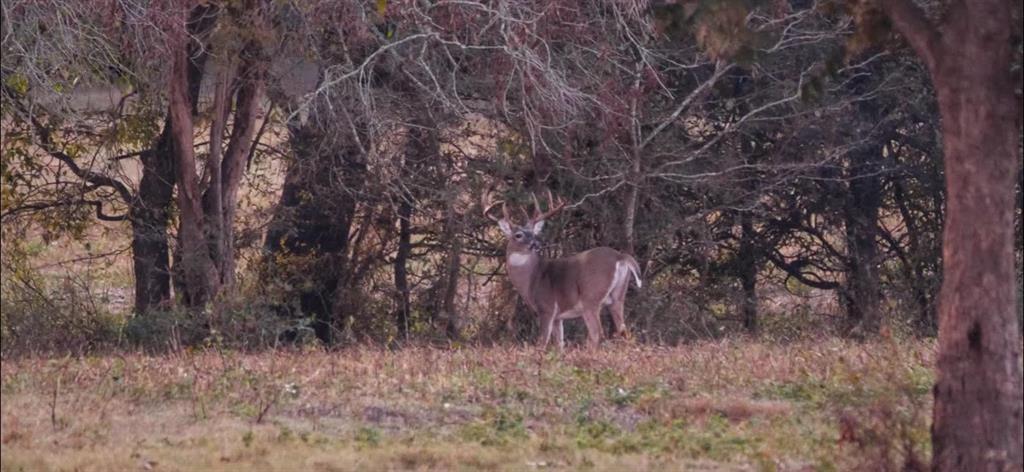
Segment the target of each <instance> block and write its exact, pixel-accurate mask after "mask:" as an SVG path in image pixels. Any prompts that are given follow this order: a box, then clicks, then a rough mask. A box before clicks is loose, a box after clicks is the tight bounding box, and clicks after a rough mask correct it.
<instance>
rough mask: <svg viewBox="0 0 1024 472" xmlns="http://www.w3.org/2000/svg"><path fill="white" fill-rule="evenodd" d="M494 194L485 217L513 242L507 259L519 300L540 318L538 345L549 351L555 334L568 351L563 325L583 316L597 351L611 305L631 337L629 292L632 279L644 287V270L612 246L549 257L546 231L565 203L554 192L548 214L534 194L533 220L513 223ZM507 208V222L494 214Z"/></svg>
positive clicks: (618, 330)
mask: <svg viewBox="0 0 1024 472" xmlns="http://www.w3.org/2000/svg"><path fill="white" fill-rule="evenodd" d="M489 200H490V194H489V193H485V194H484V199H483V205H482V206H483V212H484V215H485V216H487V217H488V218H489V219H491V220H493V221H494V222H496V223H498V227H499V228H501V231H502V232H503V233H505V237H506V238H507V239H508V241H507V244H506V246H505V258H506V265H507V268H508V277H509V279H511V281H512V285H514V286H515V288H516V291H517V292H518V293H519V296H521V297H523V300H524V301H525V302H526V304H527V305H528V306H529V307H530V309H532V310H533V312H534V313H536V315H537V317H538V318H539V320H540V337H539V339H538V341H537V343H538V344H539V345H540V346H541V347H542V348H543V349H546V348H547V346H548V342H550V340H551V335H552V332H553V333H554V335H555V338H556V339H557V340H558V348H559V349H563V348H564V347H565V338H564V333H565V330H564V327H563V322H564V321H565V320H568V319H573V318H583V322H584V323H585V324H586V326H587V343H588V345H589V346H591V347H596V346H597V345H598V344H599V343H600V341H601V309H602V308H603V307H605V306H608V307H609V309H610V310H611V314H612V319H613V320H614V322H615V334H616V335H621V336H623V337H625V336H626V335H627V332H626V323H625V319H624V315H623V310H624V307H625V303H626V289H627V288H628V286H629V278H630V277H629V276H630V275H632V276H633V277H632V278H633V280H635V281H636V286H637V287H640V286H641V282H640V266H638V265H637V263H636V260H635V259H633V257H632V256H630V255H629V254H624V253H622V252H619V251H616V250H615V249H612V248H610V247H596V248H593V249H588V250H586V251H583V252H580V253H577V254H574V255H572V256H568V257H562V258H558V259H551V260H548V259H545V258H544V256H543V255H541V253H540V248H541V242H540V239H539V236H540V232H541V230H543V229H544V221H545V220H547V219H548V218H550V217H551V216H553V215H554V214H556V213H558V212H559V211H560V210H561V209H562V208H563V207H564V206H565V202H564V201H562V200H561V199H559V201H557V202H556V201H555V200H554V199H553V198H552V196H551V191H548V211H546V212H545V211H542V210H541V206H540V203H539V202H538V201H537V197H536V195H533V205H534V213H533V217H532V218H529V219H528V220H527V221H526V224H525V225H523V226H518V225H516V224H515V223H513V221H512V218H510V217H509V214H508V206H507V205H506V204H505V202H503V201H501V202H495V203H493V204H489ZM499 203H500V204H501V209H502V213H503V217H502V218H497V217H494V216H492V215H491V214H490V213H491V210H493V209H494V207H495V206H497V205H498V204H499Z"/></svg>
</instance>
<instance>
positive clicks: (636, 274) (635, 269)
mask: <svg viewBox="0 0 1024 472" xmlns="http://www.w3.org/2000/svg"><path fill="white" fill-rule="evenodd" d="M622 262H625V263H626V267H628V268H629V273H631V274H633V280H636V287H637V288H640V287H643V283H642V282H641V281H640V264H637V263H636V259H633V256H630V255H629V254H623V255H622Z"/></svg>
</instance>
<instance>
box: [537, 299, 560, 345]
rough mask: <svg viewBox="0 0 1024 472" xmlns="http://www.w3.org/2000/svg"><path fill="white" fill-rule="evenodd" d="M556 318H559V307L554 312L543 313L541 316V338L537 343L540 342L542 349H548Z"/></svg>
mask: <svg viewBox="0 0 1024 472" xmlns="http://www.w3.org/2000/svg"><path fill="white" fill-rule="evenodd" d="M556 318H558V307H557V306H555V309H554V310H553V312H552V313H549V314H544V315H541V317H540V339H538V340H537V343H538V344H540V347H541V349H542V350H545V351H546V350H547V349H548V342H549V341H551V331H552V330H553V328H554V325H555V322H556Z"/></svg>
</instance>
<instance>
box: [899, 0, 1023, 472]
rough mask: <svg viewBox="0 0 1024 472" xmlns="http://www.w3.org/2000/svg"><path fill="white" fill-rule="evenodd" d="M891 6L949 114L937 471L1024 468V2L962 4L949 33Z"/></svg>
mask: <svg viewBox="0 0 1024 472" xmlns="http://www.w3.org/2000/svg"><path fill="white" fill-rule="evenodd" d="M884 6H885V8H886V13H887V14H888V15H889V17H890V18H891V19H892V20H893V23H894V24H895V25H896V27H897V28H898V29H899V30H900V32H901V33H903V35H904V36H905V37H906V38H907V39H908V40H909V41H910V43H911V44H912V45H913V46H914V48H915V50H916V51H917V52H918V54H919V55H920V56H921V57H922V59H924V61H925V62H926V63H927V65H928V68H929V70H930V71H931V76H932V82H933V84H934V86H935V90H936V93H937V95H938V101H939V109H940V111H941V115H942V131H943V149H944V151H945V165H946V188H947V197H946V201H947V203H946V220H945V222H946V226H945V231H944V234H943V273H944V278H943V284H942V292H941V295H940V306H939V347H938V355H937V367H938V375H937V377H938V378H937V382H936V385H935V389H934V393H935V410H934V416H933V424H932V445H933V451H934V462H933V465H934V467H935V469H936V470H950V471H951V470H979V471H982V470H992V471H996V470H1000V471H1001V470H1021V468H1022V467H1024V452H1022V448H1024V444H1022V443H1024V420H1022V413H1024V412H1022V409H1024V405H1022V402H1021V398H1022V396H1024V393H1022V382H1021V364H1020V363H1021V357H1020V356H1021V337H1020V331H1019V327H1018V326H1017V323H1018V321H1017V314H1016V313H1015V312H1014V310H1015V307H1016V300H1015V297H1016V295H1017V294H1016V287H1015V277H1014V275H1015V274H1014V267H1013V259H1014V257H1013V237H1014V235H1013V211H1014V194H1013V192H1014V185H1015V182H1014V178H1015V177H1016V175H1017V168H1016V167H1017V165H1018V162H1019V157H1020V156H1019V152H1020V147H1019V146H1020V127H1021V121H1020V120H1021V111H1022V110H1021V103H1020V99H1019V98H1017V97H1016V96H1015V93H1014V89H1015V88H1016V85H1017V83H1018V81H1019V80H1020V78H1019V75H1018V74H1019V73H1018V72H1015V71H1013V70H1012V69H1011V67H1010V64H1012V63H1013V60H1014V48H1015V46H1014V43H1013V41H1012V33H1013V30H1014V28H1015V27H1016V25H1015V24H1013V21H1014V20H1013V18H1014V14H1013V13H1014V12H1013V11H1012V9H1013V4H1012V3H1011V2H1006V1H997V0H976V1H972V2H969V3H967V2H962V1H961V2H956V3H955V4H954V5H952V6H951V7H950V8H951V11H949V12H948V13H947V15H946V20H945V22H944V24H943V25H942V27H941V29H940V28H936V27H934V26H933V25H931V24H930V23H929V22H928V20H927V18H926V17H925V15H924V14H923V12H921V11H920V10H919V9H918V8H917V7H916V6H915V4H914V3H913V2H910V1H908V0H901V1H897V0H891V1H887V2H885V3H884ZM1017 20H1018V21H1019V17H1018V18H1017Z"/></svg>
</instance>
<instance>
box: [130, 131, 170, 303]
mask: <svg viewBox="0 0 1024 472" xmlns="http://www.w3.org/2000/svg"><path fill="white" fill-rule="evenodd" d="M164 129H165V130H166V131H165V132H164V133H163V134H162V135H161V137H160V139H159V141H157V145H156V146H154V149H152V150H150V151H147V152H143V153H142V180H141V181H140V182H139V192H138V194H137V196H136V199H135V201H134V202H133V204H132V213H131V215H132V217H131V223H132V265H133V268H134V271H135V313H136V314H139V315H142V314H145V313H147V312H149V311H150V310H151V309H153V308H156V307H157V306H160V305H162V304H165V303H169V302H170V299H171V268H170V257H169V256H170V252H169V245H168V242H167V222H168V220H169V218H170V215H169V211H170V205H171V199H172V198H173V196H174V164H173V162H174V161H173V160H172V157H171V153H172V152H173V151H172V150H171V142H170V118H168V119H167V120H166V123H165V125H164Z"/></svg>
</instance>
